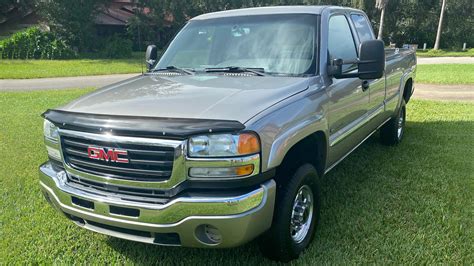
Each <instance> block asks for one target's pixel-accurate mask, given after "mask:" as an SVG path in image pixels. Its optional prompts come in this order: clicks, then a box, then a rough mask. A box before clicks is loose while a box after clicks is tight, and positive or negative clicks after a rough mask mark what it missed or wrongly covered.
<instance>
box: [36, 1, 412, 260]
mask: <svg viewBox="0 0 474 266" xmlns="http://www.w3.org/2000/svg"><path fill="white" fill-rule="evenodd" d="M146 62H147V64H148V68H149V69H148V71H147V73H145V74H143V75H140V76H137V77H134V78H131V79H129V80H126V81H123V82H121V83H118V84H114V85H111V86H108V87H105V88H102V89H99V90H97V91H95V92H92V93H90V94H88V95H86V96H83V97H82V98H79V99H77V100H75V101H73V102H71V103H69V104H67V105H65V106H63V107H60V108H57V109H54V110H48V111H46V112H45V113H44V114H43V117H44V119H45V120H44V139H45V144H46V149H47V153H48V156H49V161H48V162H46V163H45V164H43V165H41V166H40V171H39V173H40V185H41V188H42V191H43V193H44V195H45V197H46V199H47V200H48V201H49V202H50V203H51V204H52V206H54V207H55V208H56V209H57V210H58V211H59V212H61V213H63V214H64V215H65V216H66V217H67V218H69V219H70V220H72V221H73V222H74V223H76V224H77V225H79V226H81V227H83V228H86V229H89V230H92V231H95V232H99V233H103V234H106V235H110V236H115V237H119V238H124V239H128V240H134V241H140V242H145V243H151V244H158V245H170V246H186V247H211V248H227V247H235V246H238V245H241V244H244V243H246V242H248V241H250V240H252V239H255V238H257V237H258V239H259V243H260V247H261V250H262V252H263V254H264V255H266V256H268V257H270V258H272V259H275V260H280V261H289V260H292V259H295V258H297V257H298V256H299V254H300V253H301V252H302V251H303V250H304V249H305V248H306V247H307V246H308V245H309V244H310V242H311V240H312V238H313V236H314V233H315V228H316V225H317V224H318V221H319V220H320V217H319V214H320V198H319V196H320V192H319V187H320V185H319V184H320V183H319V182H320V181H319V180H320V178H321V177H322V176H323V175H324V174H326V173H327V172H328V171H330V170H331V169H333V168H334V167H335V166H336V165H337V164H338V163H339V162H341V160H343V159H344V158H345V157H346V156H348V155H349V154H350V153H351V152H352V151H353V150H354V149H356V148H357V147H358V146H359V145H360V144H361V143H362V142H364V140H366V139H367V138H368V137H369V136H371V135H372V134H373V133H374V132H377V131H379V132H380V134H381V140H382V142H383V143H385V144H390V145H393V144H397V143H399V142H400V141H401V140H402V137H403V135H404V126H405V114H406V107H405V105H406V103H408V101H409V100H410V97H411V95H412V93H413V88H414V78H415V72H416V56H415V53H414V52H413V51H411V50H403V49H391V50H385V48H384V44H383V42H382V41H378V40H375V38H374V33H373V31H372V28H371V25H370V22H369V21H368V19H367V16H366V15H365V14H364V13H363V12H362V11H360V10H355V9H349V8H342V7H334V6H291V7H266V8H251V9H241V10H231V11H224V12H217V13H211V14H205V15H201V16H198V17H196V18H193V19H191V20H190V21H189V23H187V25H186V26H185V27H184V28H183V29H182V30H181V31H180V32H179V33H178V35H177V36H176V37H175V38H174V40H173V41H172V42H171V43H170V45H169V47H168V48H167V49H166V50H165V52H164V53H163V55H162V56H161V58H160V59H159V60H158V54H157V49H156V47H155V46H149V47H148V49H147V53H146ZM380 167H383V165H380Z"/></svg>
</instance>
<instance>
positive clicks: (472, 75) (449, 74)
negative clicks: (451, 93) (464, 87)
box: [415, 64, 474, 85]
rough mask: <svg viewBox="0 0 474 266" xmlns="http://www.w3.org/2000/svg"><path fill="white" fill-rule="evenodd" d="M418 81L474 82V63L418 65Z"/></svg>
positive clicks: (454, 83)
mask: <svg viewBox="0 0 474 266" xmlns="http://www.w3.org/2000/svg"><path fill="white" fill-rule="evenodd" d="M415 81H416V82H417V83H430V84H451V85H457V84H474V64H438V65H437V64H433V65H418V66H417V73H416V79H415Z"/></svg>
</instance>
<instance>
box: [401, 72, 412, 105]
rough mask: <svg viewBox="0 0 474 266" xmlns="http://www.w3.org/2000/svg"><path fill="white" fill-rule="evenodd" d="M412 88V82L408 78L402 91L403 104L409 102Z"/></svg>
mask: <svg viewBox="0 0 474 266" xmlns="http://www.w3.org/2000/svg"><path fill="white" fill-rule="evenodd" d="M412 88H413V80H412V79H411V78H410V79H408V80H407V82H406V83H405V88H404V89H403V99H404V100H405V103H408V101H410V98H411V92H412Z"/></svg>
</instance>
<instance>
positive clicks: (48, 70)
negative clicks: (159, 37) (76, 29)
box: [0, 58, 144, 79]
mask: <svg viewBox="0 0 474 266" xmlns="http://www.w3.org/2000/svg"><path fill="white" fill-rule="evenodd" d="M142 62H144V59H143V60H141V59H137V58H133V59H74V60H4V59H0V79H32V78H52V77H75V76H90V75H106V74H127V73H139V72H141V64H142Z"/></svg>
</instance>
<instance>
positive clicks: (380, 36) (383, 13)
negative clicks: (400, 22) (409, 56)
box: [377, 7, 385, 40]
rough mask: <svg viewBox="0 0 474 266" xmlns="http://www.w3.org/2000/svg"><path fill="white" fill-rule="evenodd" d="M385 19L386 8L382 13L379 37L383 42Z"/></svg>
mask: <svg viewBox="0 0 474 266" xmlns="http://www.w3.org/2000/svg"><path fill="white" fill-rule="evenodd" d="M384 18H385V7H384V8H382V12H381V13H380V26H379V34H378V35H377V36H378V37H377V39H379V40H382V33H383V20H384Z"/></svg>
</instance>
